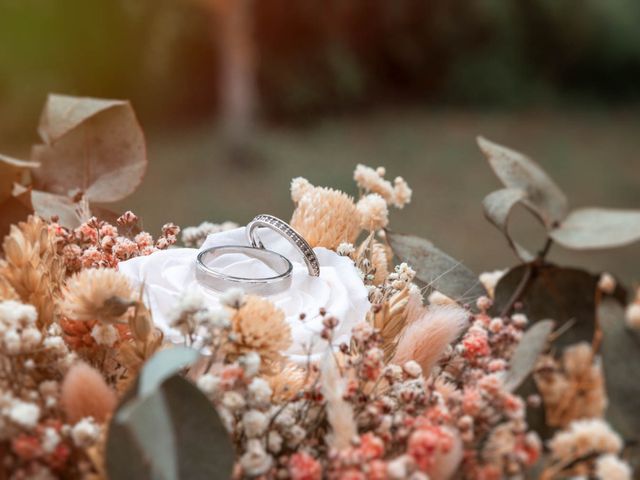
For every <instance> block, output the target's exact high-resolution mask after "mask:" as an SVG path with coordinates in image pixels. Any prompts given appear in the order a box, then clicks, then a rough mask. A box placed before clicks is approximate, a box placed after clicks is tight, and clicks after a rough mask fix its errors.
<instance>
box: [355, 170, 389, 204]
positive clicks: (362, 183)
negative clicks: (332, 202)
mask: <svg viewBox="0 0 640 480" xmlns="http://www.w3.org/2000/svg"><path fill="white" fill-rule="evenodd" d="M385 173H386V172H385V170H384V168H378V169H377V170H374V169H373V168H371V167H367V166H366V165H362V164H358V165H356V169H355V171H354V172H353V179H354V180H355V181H356V184H357V185H358V187H359V188H361V189H362V190H364V191H365V192H371V193H377V194H378V195H380V196H381V197H382V198H384V200H385V201H386V202H389V203H390V202H392V201H393V186H392V185H391V183H390V182H389V181H387V180H385V179H384V175H385Z"/></svg>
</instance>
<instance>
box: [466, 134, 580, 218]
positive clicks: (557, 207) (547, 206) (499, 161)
mask: <svg viewBox="0 0 640 480" xmlns="http://www.w3.org/2000/svg"><path fill="white" fill-rule="evenodd" d="M478 146H479V147H480V150H482V153H484V155H485V157H487V160H488V161H489V164H490V165H491V168H492V169H493V171H494V172H495V174H496V176H497V177H498V178H499V179H500V181H502V183H503V184H504V185H505V187H507V188H512V189H517V190H523V191H524V192H526V197H525V198H523V199H522V200H521V201H522V203H523V204H524V205H525V206H526V207H527V208H529V209H530V210H531V211H532V212H533V213H534V214H535V215H537V216H538V217H539V218H540V220H541V221H542V222H543V224H544V225H545V226H546V227H547V228H549V229H550V228H552V227H553V226H554V224H556V223H557V222H560V221H561V220H562V219H563V218H564V217H565V216H566V215H567V212H568V202H567V197H566V196H565V194H564V193H563V192H562V190H560V188H559V187H558V186H557V185H556V184H555V182H554V181H553V180H552V179H551V178H550V177H549V176H548V175H547V174H546V173H545V171H544V170H543V169H542V168H541V167H540V166H539V165H538V164H537V163H536V162H534V161H533V160H531V159H530V158H528V157H526V156H525V155H523V154H522V153H520V152H516V151H515V150H511V149H510V148H507V147H504V146H502V145H498V144H497V143H493V142H491V141H489V140H487V139H486V138H483V137H478Z"/></svg>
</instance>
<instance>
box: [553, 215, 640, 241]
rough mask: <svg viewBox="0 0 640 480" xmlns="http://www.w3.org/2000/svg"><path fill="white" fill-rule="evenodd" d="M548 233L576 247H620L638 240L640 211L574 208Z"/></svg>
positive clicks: (639, 237) (557, 239) (639, 234)
mask: <svg viewBox="0 0 640 480" xmlns="http://www.w3.org/2000/svg"><path fill="white" fill-rule="evenodd" d="M550 235H551V238H553V239H554V240H555V241H556V242H558V243H559V244H560V245H562V246H564V247H567V248H572V249H576V250H582V249H584V250H588V249H598V248H613V247H621V246H623V245H628V244H630V243H633V242H637V241H638V240H640V210H617V209H607V208H583V209H578V210H574V211H572V212H571V213H570V214H569V216H568V217H567V218H566V219H565V220H564V221H563V222H562V223H561V224H560V226H559V227H558V228H555V229H553V230H552V231H551V233H550Z"/></svg>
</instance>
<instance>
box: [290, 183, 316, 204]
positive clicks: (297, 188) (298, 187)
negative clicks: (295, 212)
mask: <svg viewBox="0 0 640 480" xmlns="http://www.w3.org/2000/svg"><path fill="white" fill-rule="evenodd" d="M313 188H314V187H313V185H311V183H309V180H307V179H306V178H304V177H296V178H294V179H293V180H291V200H293V202H294V203H298V202H299V201H300V200H301V199H302V197H304V196H305V195H306V194H307V193H309V192H310V191H311V190H313Z"/></svg>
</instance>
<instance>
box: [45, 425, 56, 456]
mask: <svg viewBox="0 0 640 480" xmlns="http://www.w3.org/2000/svg"><path fill="white" fill-rule="evenodd" d="M59 443H60V435H58V432H56V431H55V429H53V428H45V429H44V434H43V435H42V449H43V450H44V451H45V452H46V453H51V452H53V451H54V450H55V449H56V447H57V446H58V444H59Z"/></svg>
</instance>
